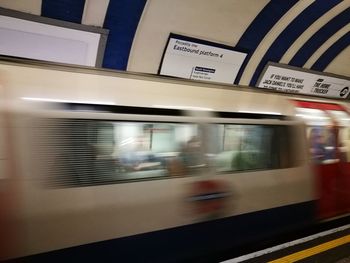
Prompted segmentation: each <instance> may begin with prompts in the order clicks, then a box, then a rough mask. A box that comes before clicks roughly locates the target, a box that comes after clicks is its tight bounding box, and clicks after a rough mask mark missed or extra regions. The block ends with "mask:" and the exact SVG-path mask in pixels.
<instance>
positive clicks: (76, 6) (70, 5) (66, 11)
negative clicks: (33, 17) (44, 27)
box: [41, 0, 85, 24]
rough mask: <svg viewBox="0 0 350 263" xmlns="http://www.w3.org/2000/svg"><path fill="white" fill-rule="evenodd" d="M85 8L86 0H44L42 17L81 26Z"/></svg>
mask: <svg viewBox="0 0 350 263" xmlns="http://www.w3.org/2000/svg"><path fill="white" fill-rule="evenodd" d="M84 6H85V0H42V3H41V15H42V16H45V17H49V18H54V19H59V20H64V21H68V22H73V23H79V24H80V23H81V18H82V16H83V12H84Z"/></svg>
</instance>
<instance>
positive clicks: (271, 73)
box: [258, 65, 350, 99]
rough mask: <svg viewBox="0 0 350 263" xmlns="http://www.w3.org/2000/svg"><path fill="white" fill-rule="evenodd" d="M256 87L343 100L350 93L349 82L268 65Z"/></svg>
mask: <svg viewBox="0 0 350 263" xmlns="http://www.w3.org/2000/svg"><path fill="white" fill-rule="evenodd" d="M258 87H259V88H264V89H273V90H278V91H283V92H288V93H300V94H309V95H315V96H322V97H330V98H344V99H345V98H347V97H348V95H349V92H350V80H349V79H346V78H341V77H339V78H338V77H332V76H327V75H322V74H315V73H311V72H305V71H302V70H296V69H295V70H294V69H289V68H284V67H279V66H275V65H268V67H267V69H266V71H265V72H264V73H263V75H262V77H261V78H260V81H259V83H258Z"/></svg>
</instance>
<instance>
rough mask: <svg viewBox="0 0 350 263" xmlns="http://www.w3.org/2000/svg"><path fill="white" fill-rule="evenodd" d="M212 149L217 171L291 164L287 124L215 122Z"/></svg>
mask: <svg viewBox="0 0 350 263" xmlns="http://www.w3.org/2000/svg"><path fill="white" fill-rule="evenodd" d="M211 133H212V134H216V135H214V136H215V137H217V140H216V141H217V142H219V143H218V144H217V145H216V147H215V149H213V147H212V148H211V149H212V152H211V153H210V154H209V155H210V156H214V157H213V158H214V160H215V161H214V162H215V166H216V170H217V171H218V172H231V171H246V170H260V169H277V168H287V167H291V166H293V165H294V163H293V158H291V157H292V149H291V140H290V136H291V134H290V131H289V129H288V127H287V126H271V125H231V124H230V125H227V124H225V125H224V124H221V125H216V130H215V129H212V131H211Z"/></svg>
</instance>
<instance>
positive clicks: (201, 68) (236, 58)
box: [160, 35, 247, 84]
mask: <svg viewBox="0 0 350 263" xmlns="http://www.w3.org/2000/svg"><path fill="white" fill-rule="evenodd" d="M200 42H201V40H198V41H197V42H196V41H195V39H192V38H191V39H190V40H189V38H187V37H182V36H179V35H171V36H170V38H169V41H168V45H167V47H166V50H165V53H164V57H163V61H162V64H161V68H160V74H161V75H167V76H175V77H181V78H187V79H194V80H203V81H213V82H221V83H228V84H233V82H234V80H235V78H236V76H237V73H238V71H239V69H240V67H241V66H242V64H243V61H244V59H245V57H246V55H247V54H245V53H242V52H237V51H234V50H232V48H231V47H224V45H220V44H217V46H215V43H213V45H210V44H209V43H208V42H205V44H203V43H200Z"/></svg>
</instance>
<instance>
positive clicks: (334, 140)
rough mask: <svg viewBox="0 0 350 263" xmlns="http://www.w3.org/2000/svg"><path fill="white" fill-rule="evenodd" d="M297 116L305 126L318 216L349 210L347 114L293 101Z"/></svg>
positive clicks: (336, 107) (349, 133)
mask: <svg viewBox="0 0 350 263" xmlns="http://www.w3.org/2000/svg"><path fill="white" fill-rule="evenodd" d="M295 102H296V105H297V108H296V116H298V117H300V118H302V119H303V120H304V121H305V122H306V124H307V137H308V141H309V149H310V156H311V160H312V165H313V169H314V171H315V175H316V182H317V194H318V205H317V210H318V216H319V217H320V218H321V219H325V218H331V217H334V216H338V215H341V214H344V213H347V212H349V211H350V195H349V192H348V190H347V189H349V188H350V115H349V114H348V113H347V112H346V110H345V108H343V107H342V106H341V105H338V104H330V103H320V102H309V101H295Z"/></svg>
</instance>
